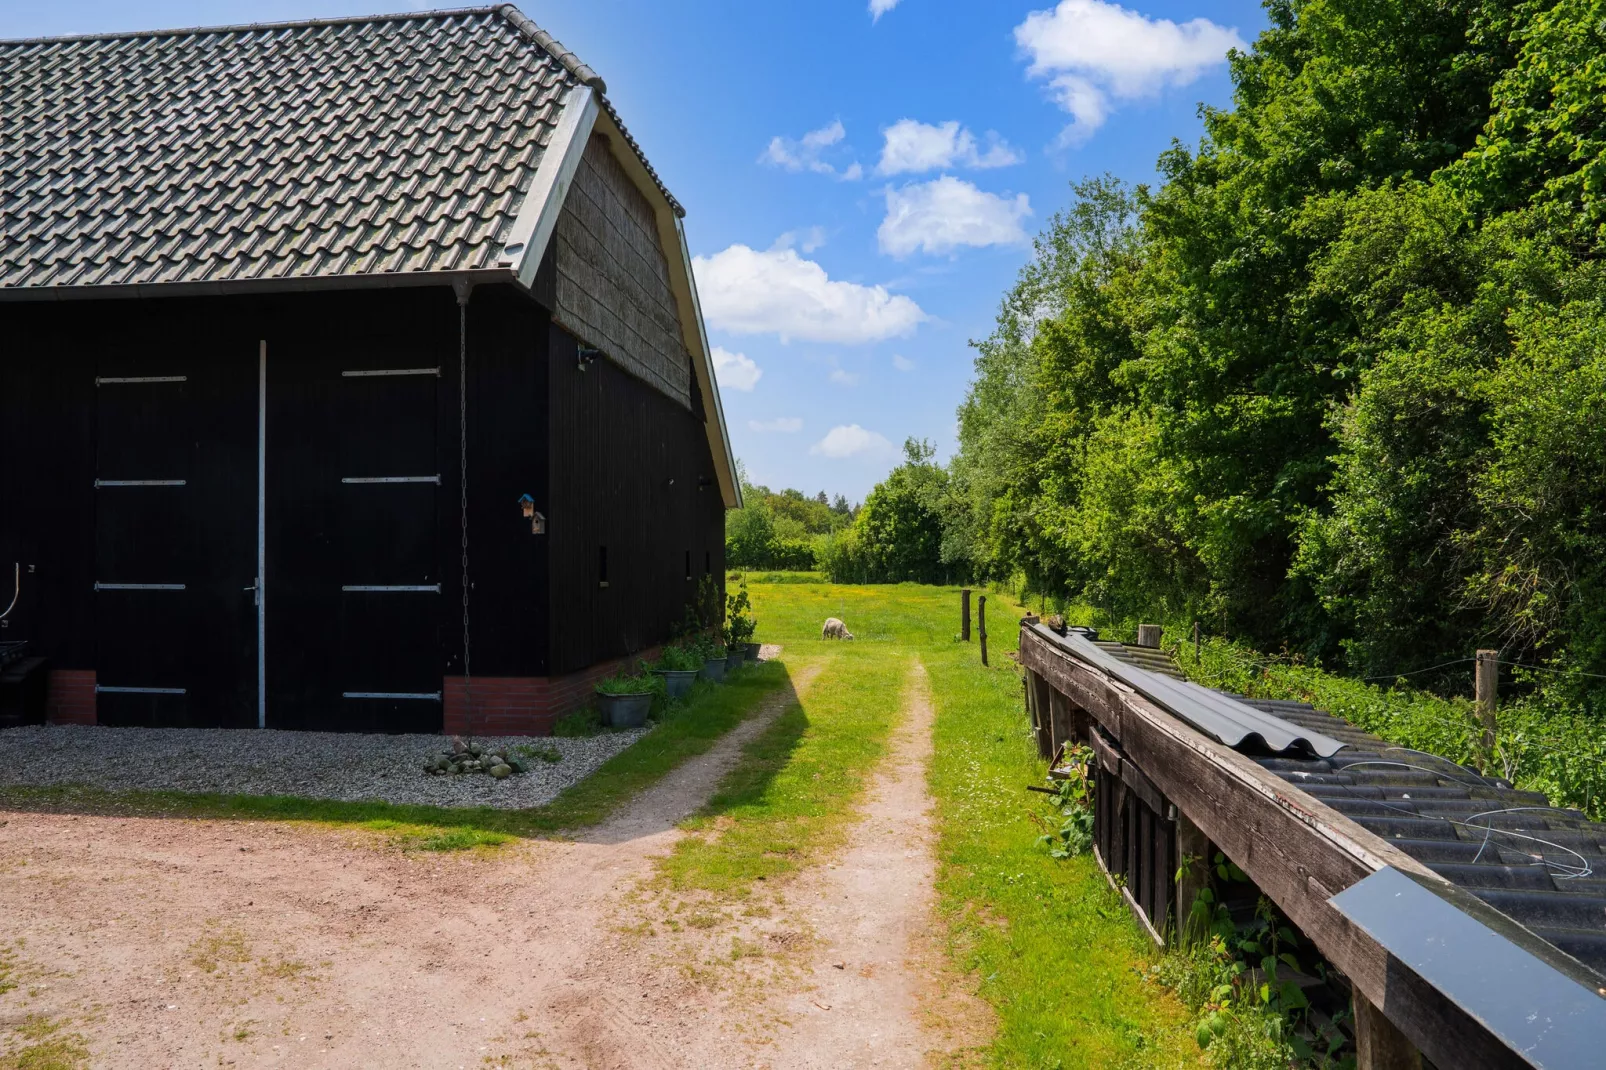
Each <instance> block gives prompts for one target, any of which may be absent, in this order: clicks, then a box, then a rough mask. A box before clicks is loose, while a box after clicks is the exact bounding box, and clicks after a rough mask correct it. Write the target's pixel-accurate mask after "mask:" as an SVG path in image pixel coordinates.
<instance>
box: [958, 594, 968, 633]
mask: <svg viewBox="0 0 1606 1070" xmlns="http://www.w3.org/2000/svg"><path fill="white" fill-rule="evenodd" d="M959 638H960V639H961V640H963V641H964V642H967V643H968V642H970V588H969V587H966V588H963V589H962V590H961V591H960V592H959Z"/></svg>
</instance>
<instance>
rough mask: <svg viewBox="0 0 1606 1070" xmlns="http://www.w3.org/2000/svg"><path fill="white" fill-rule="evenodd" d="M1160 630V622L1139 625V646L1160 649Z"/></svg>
mask: <svg viewBox="0 0 1606 1070" xmlns="http://www.w3.org/2000/svg"><path fill="white" fill-rule="evenodd" d="M1160 632H1161V628H1160V626H1159V625H1158V624H1140V625H1138V646H1143V647H1148V648H1149V649H1150V650H1159V649H1160Z"/></svg>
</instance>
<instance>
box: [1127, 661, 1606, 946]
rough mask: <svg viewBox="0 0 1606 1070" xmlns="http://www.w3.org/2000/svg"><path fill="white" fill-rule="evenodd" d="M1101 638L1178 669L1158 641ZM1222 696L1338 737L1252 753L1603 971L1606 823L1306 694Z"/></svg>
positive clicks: (1292, 781) (1145, 663)
mask: <svg viewBox="0 0 1606 1070" xmlns="http://www.w3.org/2000/svg"><path fill="white" fill-rule="evenodd" d="M1099 646H1101V647H1103V648H1104V649H1105V650H1106V651H1108V652H1109V653H1111V654H1113V655H1115V656H1116V657H1119V658H1122V659H1123V660H1127V661H1131V662H1133V663H1134V664H1139V665H1141V666H1143V667H1144V668H1150V669H1155V670H1157V671H1166V672H1169V673H1170V674H1171V675H1180V673H1178V672H1177V670H1176V668H1175V666H1174V664H1173V665H1164V664H1161V662H1169V661H1170V658H1168V657H1166V655H1164V654H1161V653H1160V652H1158V651H1149V650H1140V649H1138V648H1135V647H1124V646H1122V645H1121V644H1119V643H1103V642H1101V643H1100V644H1099ZM1229 697H1232V698H1236V699H1238V700H1239V701H1241V702H1246V703H1248V704H1249V705H1251V706H1254V707H1256V708H1257V709H1260V710H1263V711H1265V712H1267V713H1270V714H1273V715H1274V716H1277V717H1281V718H1283V719H1284V720H1286V721H1291V722H1293V723H1294V724H1296V725H1298V726H1300V727H1301V728H1304V729H1307V730H1311V731H1317V732H1321V733H1323V734H1325V735H1329V736H1332V737H1334V738H1335V739H1339V740H1342V741H1343V742H1344V743H1346V744H1347V746H1346V747H1345V748H1344V749H1343V750H1341V751H1339V752H1338V753H1337V754H1335V755H1333V756H1332V757H1331V758H1321V759H1314V760H1308V761H1307V760H1301V759H1298V758H1290V757H1286V756H1282V757H1265V756H1263V755H1251V757H1253V758H1254V760H1255V761H1256V762H1257V763H1259V764H1260V765H1261V766H1262V767H1263V768H1265V769H1267V770H1269V771H1270V772H1272V773H1274V774H1276V775H1277V776H1278V777H1280V778H1282V779H1283V780H1286V781H1287V782H1288V783H1290V784H1293V785H1295V786H1296V787H1298V788H1300V789H1301V790H1303V791H1305V792H1306V793H1308V794H1310V795H1312V796H1315V797H1316V798H1317V799H1320V800H1321V801H1322V802H1323V803H1325V804H1327V805H1328V806H1330V807H1332V808H1333V809H1334V810H1337V811H1338V812H1339V813H1341V814H1343V815H1344V816H1346V817H1348V818H1350V819H1351V820H1352V821H1354V822H1355V823H1356V824H1358V825H1360V826H1361V827H1362V828H1365V829H1367V830H1368V831H1370V832H1372V833H1375V834H1376V835H1378V836H1380V837H1382V838H1383V839H1385V840H1387V841H1388V842H1389V843H1390V844H1392V845H1393V846H1395V847H1397V848H1399V849H1400V850H1401V851H1404V852H1405V853H1406V854H1408V855H1410V856H1411V857H1412V858H1414V859H1416V860H1417V861H1418V862H1421V863H1422V864H1423V865H1425V866H1427V867H1428V868H1429V869H1431V870H1433V871H1434V872H1435V873H1437V874H1439V876H1441V877H1444V878H1445V879H1446V880H1448V881H1449V882H1450V883H1452V884H1456V885H1459V886H1460V887H1462V888H1464V889H1466V890H1467V891H1468V892H1470V893H1472V894H1473V895H1474V896H1476V897H1478V898H1479V899H1481V900H1483V901H1484V902H1485V903H1487V904H1489V905H1490V906H1492V907H1494V908H1495V909H1496V910H1498V911H1500V912H1501V913H1502V914H1505V915H1506V916H1507V917H1509V918H1511V919H1513V920H1514V921H1516V922H1518V923H1519V924H1520V925H1522V926H1523V927H1524V928H1526V929H1527V930H1528V931H1530V932H1532V933H1533V934H1534V935H1536V936H1538V937H1539V938H1540V939H1542V940H1544V941H1546V942H1547V943H1549V944H1551V945H1553V946H1555V947H1558V948H1560V949H1561V950H1562V951H1565V952H1566V953H1567V954H1569V955H1571V956H1572V957H1573V958H1575V959H1577V960H1578V961H1580V962H1582V963H1583V964H1584V965H1586V966H1588V967H1589V968H1590V969H1592V970H1594V971H1595V972H1596V973H1598V974H1600V975H1601V976H1603V977H1606V825H1603V824H1601V823H1600V822H1598V821H1591V820H1589V819H1588V818H1587V817H1586V816H1585V815H1584V814H1583V813H1581V812H1580V811H1577V810H1571V809H1565V808H1561V807H1552V806H1551V805H1550V800H1549V799H1548V798H1546V797H1545V796H1544V795H1543V794H1542V793H1540V792H1536V791H1519V790H1517V789H1516V788H1514V787H1512V785H1511V784H1510V783H1509V782H1507V781H1505V780H1501V779H1498V778H1495V777H1485V776H1481V775H1479V773H1478V772H1477V771H1476V770H1473V769H1469V768H1467V767H1465V766H1461V765H1457V764H1455V763H1454V762H1452V761H1449V760H1448V759H1446V758H1441V757H1439V756H1438V755H1435V754H1426V753H1423V752H1421V751H1413V750H1406V749H1405V748H1402V747H1394V746H1390V745H1389V744H1388V743H1387V742H1385V741H1384V740H1382V739H1380V738H1378V737H1377V736H1374V735H1372V734H1371V733H1370V732H1366V731H1363V730H1361V729H1359V728H1357V727H1355V726H1354V725H1352V724H1350V723H1349V722H1348V721H1345V720H1343V719H1342V718H1339V717H1335V716H1334V715H1332V714H1330V713H1327V712H1325V711H1322V710H1318V709H1316V708H1315V707H1314V706H1312V705H1310V704H1309V703H1305V702H1284V701H1275V700H1270V699H1258V698H1245V697H1243V696H1241V695H1231V696H1229Z"/></svg>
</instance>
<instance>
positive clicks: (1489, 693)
mask: <svg viewBox="0 0 1606 1070" xmlns="http://www.w3.org/2000/svg"><path fill="white" fill-rule="evenodd" d="M1474 674H1475V675H1474V676H1473V691H1474V693H1475V694H1476V695H1477V704H1478V720H1479V722H1481V723H1482V725H1483V738H1482V739H1480V740H1479V741H1478V758H1479V763H1478V764H1479V765H1480V766H1481V767H1482V768H1483V771H1484V773H1485V774H1487V773H1490V772H1491V771H1493V769H1494V747H1495V729H1496V722H1495V710H1496V708H1497V706H1498V698H1499V694H1498V693H1499V690H1500V651H1498V650H1480V651H1478V657H1477V668H1476V669H1475V670H1474Z"/></svg>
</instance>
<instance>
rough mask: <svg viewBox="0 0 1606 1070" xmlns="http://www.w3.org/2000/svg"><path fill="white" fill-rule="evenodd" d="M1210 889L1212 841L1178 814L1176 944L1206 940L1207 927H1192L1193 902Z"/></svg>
mask: <svg viewBox="0 0 1606 1070" xmlns="http://www.w3.org/2000/svg"><path fill="white" fill-rule="evenodd" d="M1208 887H1210V840H1209V838H1208V837H1206V836H1205V834H1204V833H1203V832H1200V831H1199V826H1198V825H1195V824H1194V823H1193V822H1192V821H1189V820H1188V815H1187V814H1185V813H1183V812H1182V811H1181V810H1180V809H1179V810H1178V811H1177V899H1176V902H1177V942H1178V943H1179V944H1180V945H1181V946H1182V947H1188V946H1191V945H1192V944H1194V943H1197V942H1198V941H1200V940H1203V939H1204V936H1205V927H1204V926H1203V925H1199V924H1190V921H1191V919H1192V917H1193V901H1194V900H1195V899H1196V898H1198V896H1199V893H1200V892H1201V891H1203V890H1204V889H1205V888H1208Z"/></svg>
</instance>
